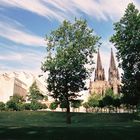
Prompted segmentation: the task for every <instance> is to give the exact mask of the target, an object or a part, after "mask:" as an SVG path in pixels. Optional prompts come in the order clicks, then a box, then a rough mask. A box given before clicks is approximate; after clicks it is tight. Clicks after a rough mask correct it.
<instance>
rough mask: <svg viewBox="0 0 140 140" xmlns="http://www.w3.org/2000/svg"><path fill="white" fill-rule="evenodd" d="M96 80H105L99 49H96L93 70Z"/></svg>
mask: <svg viewBox="0 0 140 140" xmlns="http://www.w3.org/2000/svg"><path fill="white" fill-rule="evenodd" d="M97 80H103V81H104V80H105V74H104V69H103V68H102V63H101V57H100V51H99V49H98V54H97V67H96V70H95V78H94V81H97Z"/></svg>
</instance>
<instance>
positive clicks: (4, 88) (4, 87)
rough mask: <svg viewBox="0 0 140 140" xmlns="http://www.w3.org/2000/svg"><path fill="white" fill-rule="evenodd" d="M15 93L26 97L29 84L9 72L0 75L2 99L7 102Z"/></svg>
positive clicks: (0, 99)
mask: <svg viewBox="0 0 140 140" xmlns="http://www.w3.org/2000/svg"><path fill="white" fill-rule="evenodd" d="M14 94H18V95H20V96H23V97H24V98H25V97H26V95H27V85H26V84H25V83H24V82H22V81H21V80H19V79H17V78H16V77H9V76H8V74H2V75H0V101H2V102H7V101H8V100H9V99H10V97H11V96H13V95H14Z"/></svg>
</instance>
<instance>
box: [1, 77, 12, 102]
mask: <svg viewBox="0 0 140 140" xmlns="http://www.w3.org/2000/svg"><path fill="white" fill-rule="evenodd" d="M13 89H14V78H9V77H8V76H7V75H1V76H0V101H1V102H4V103H6V102H7V101H8V100H9V99H10V97H11V96H13Z"/></svg>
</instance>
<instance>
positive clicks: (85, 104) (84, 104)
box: [83, 102, 90, 112]
mask: <svg viewBox="0 0 140 140" xmlns="http://www.w3.org/2000/svg"><path fill="white" fill-rule="evenodd" d="M83 107H84V108H85V109H86V112H88V109H89V108H90V106H89V104H88V102H84V103H83Z"/></svg>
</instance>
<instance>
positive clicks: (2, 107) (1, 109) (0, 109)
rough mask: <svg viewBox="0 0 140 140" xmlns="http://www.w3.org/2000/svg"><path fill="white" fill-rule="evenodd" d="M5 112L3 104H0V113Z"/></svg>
mask: <svg viewBox="0 0 140 140" xmlns="http://www.w3.org/2000/svg"><path fill="white" fill-rule="evenodd" d="M3 110H5V104H4V103H3V102H0V111H3Z"/></svg>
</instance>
